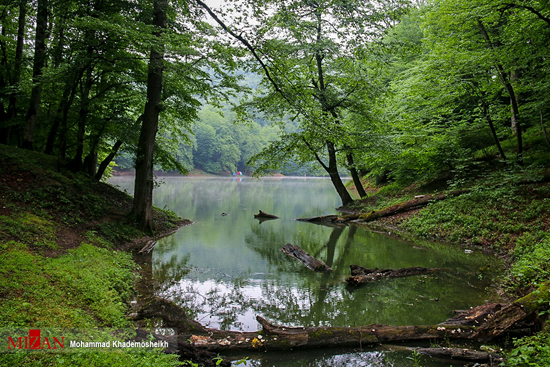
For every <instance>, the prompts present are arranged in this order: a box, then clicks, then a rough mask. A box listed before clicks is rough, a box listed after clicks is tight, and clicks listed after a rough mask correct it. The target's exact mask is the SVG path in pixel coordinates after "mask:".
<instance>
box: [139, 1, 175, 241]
mask: <svg viewBox="0 0 550 367" xmlns="http://www.w3.org/2000/svg"><path fill="white" fill-rule="evenodd" d="M167 7H168V1H167V0H155V2H154V9H153V25H154V26H155V27H157V30H156V31H155V36H157V37H160V36H161V34H160V32H161V30H162V29H165V28H166V11H167ZM163 58H164V50H163V49H162V48H161V49H157V47H155V46H153V47H152V48H151V54H150V59H149V73H148V77H147V103H146V104H145V109H144V112H143V122H142V124H141V132H140V136H139V143H138V147H137V154H136V179H135V188H134V205H133V208H132V212H133V213H134V214H135V216H136V219H137V221H138V225H139V227H140V229H141V230H143V231H146V232H154V230H155V227H154V223H153V151H154V147H155V138H156V134H157V130H158V121H159V112H160V103H161V93H162V71H163Z"/></svg>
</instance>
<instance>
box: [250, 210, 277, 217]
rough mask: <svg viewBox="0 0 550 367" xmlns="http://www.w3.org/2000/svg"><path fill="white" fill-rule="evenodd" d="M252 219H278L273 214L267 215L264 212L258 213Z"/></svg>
mask: <svg viewBox="0 0 550 367" xmlns="http://www.w3.org/2000/svg"><path fill="white" fill-rule="evenodd" d="M254 218H256V219H278V218H279V217H278V216H276V215H273V214H268V213H266V212H264V211H261V210H260V211H259V212H258V214H254Z"/></svg>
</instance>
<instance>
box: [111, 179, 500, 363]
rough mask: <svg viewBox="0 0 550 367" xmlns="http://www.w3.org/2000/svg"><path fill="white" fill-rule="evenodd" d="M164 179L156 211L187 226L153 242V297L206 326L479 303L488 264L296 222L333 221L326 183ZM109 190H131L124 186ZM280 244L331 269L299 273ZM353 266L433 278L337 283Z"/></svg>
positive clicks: (337, 320) (360, 320)
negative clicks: (418, 271)
mask: <svg viewBox="0 0 550 367" xmlns="http://www.w3.org/2000/svg"><path fill="white" fill-rule="evenodd" d="M164 180H165V182H166V183H165V184H164V185H163V186H161V187H160V188H159V189H156V190H155V196H154V197H155V205H156V206H159V207H165V206H168V207H169V208H170V209H172V210H174V211H175V212H176V213H177V214H178V215H180V216H182V217H184V218H189V219H191V220H193V221H194V222H195V223H194V224H193V225H191V226H187V227H184V228H182V229H181V230H179V231H178V232H177V233H176V234H174V235H172V236H170V237H168V238H165V239H163V240H161V241H159V243H158V244H157V246H156V248H155V250H154V252H153V269H152V270H153V274H154V278H155V283H156V290H155V292H156V293H157V294H160V295H162V296H164V297H167V298H170V299H172V300H174V301H175V302H176V303H178V304H181V305H182V306H184V307H186V308H188V309H190V310H192V312H193V315H194V317H195V318H196V319H197V320H198V321H200V322H201V323H203V324H204V325H206V326H209V327H215V328H221V329H228V330H245V331H247V330H257V329H258V328H259V325H258V324H257V322H256V320H255V316H256V315H261V316H263V317H265V318H266V319H267V320H269V321H271V322H273V323H276V324H284V325H300V326H322V325H327V326H328V325H332V326H354V325H366V324H371V323H383V324H391V325H411V324H417V325H419V324H433V323H439V322H442V321H444V320H445V319H446V318H447V317H449V312H450V311H452V310H455V309H465V308H469V307H471V306H475V305H478V304H481V303H483V302H484V297H485V287H486V286H487V285H488V284H489V283H488V280H489V279H488V277H487V276H486V274H482V273H480V270H479V269H480V268H483V267H485V265H487V264H488V263H494V262H495V259H493V258H490V257H486V256H482V255H479V254H476V253H474V254H465V253H464V252H463V251H462V250H461V249H459V248H454V247H448V246H443V245H437V244H426V246H419V245H417V244H412V243H408V242H405V241H401V240H398V239H395V238H390V237H387V236H384V235H381V234H379V233H374V232H370V231H367V230H366V229H364V228H361V227H356V226H319V225H314V224H311V223H303V222H297V221H295V220H294V219H295V218H301V217H313V216H318V215H326V214H331V213H334V208H335V207H336V206H338V204H339V198H338V196H337V195H336V193H335V192H334V189H333V188H332V186H331V184H330V181H328V180H321V179H308V180H304V179H284V180H275V179H271V180H270V179H267V180H266V179H263V180H261V181H251V180H250V179H247V178H244V179H243V180H242V181H241V182H237V181H233V180H232V179H231V178H228V179H212V178H207V179H204V178H202V179H199V178H166V179H164ZM114 183H115V184H118V185H120V186H121V187H122V188H126V189H127V190H129V191H132V190H131V185H132V182H131V180H129V179H126V180H125V179H117V180H116V181H115V182H114ZM259 209H261V210H263V211H265V212H267V213H270V214H274V215H277V216H279V217H280V219H278V220H271V221H265V222H262V223H261V222H259V221H258V220H256V219H254V213H257V212H258V210H259ZM222 213H227V214H228V215H221V214H222ZM286 243H293V244H296V245H298V246H300V247H301V248H303V249H304V250H305V251H307V252H308V253H309V254H311V255H312V256H314V257H316V258H318V259H320V260H322V261H324V262H325V263H326V264H327V265H328V266H330V267H331V268H332V269H334V271H333V272H330V273H322V274H319V273H314V272H312V271H310V270H308V269H307V268H305V267H304V266H303V265H302V264H301V263H299V262H298V261H296V260H294V259H291V258H289V257H287V256H286V255H284V254H283V253H281V252H280V251H279V249H280V248H281V247H282V246H283V245H285V244H286ZM352 264H357V265H361V266H365V267H371V268H374V267H378V268H403V267H410V266H424V267H431V268H442V269H443V270H442V271H441V272H438V273H434V274H430V275H423V276H416V277H410V278H397V279H387V280H382V281H379V282H376V283H373V284H368V285H366V286H364V287H361V288H353V289H350V288H347V287H346V284H345V282H344V279H345V278H346V277H347V276H349V273H350V270H349V266H350V265H352ZM308 353H309V352H308ZM335 353H336V352H335ZM308 355H311V354H308ZM398 355H399V354H393V353H390V354H388V353H386V352H383V353H382V352H379V351H370V352H360V353H349V352H346V353H339V354H330V355H328V356H324V357H323V356H317V357H311V358H312V359H311V361H309V359H307V358H306V359H305V360H302V361H301V362H300V363H299V364H296V363H295V364H292V362H290V361H287V360H286V359H285V360H284V361H273V362H272V361H271V359H270V358H275V359H276V357H274V356H272V357H267V356H264V357H262V358H261V359H258V362H257V363H259V364H257V365H258V366H260V365H262V366H271V365H276V366H287V365H288V366H291V365H292V366H296V365H300V366H334V365H362V364H360V363H366V364H364V365H371V366H375V365H377V364H376V363H385V362H384V361H386V362H387V360H388V358H389V360H390V362H391V359H392V358H394V357H395V358H398V359H399V358H401V357H398ZM265 358H268V359H265ZM300 358H302V357H300ZM341 361H343V362H341ZM340 362H341V363H340ZM356 362H357V363H359V364H354V363H356ZM392 363H393V362H392ZM395 363H396V364H395V365H396V366H397V365H400V366H401V365H406V364H400V363H401V362H399V363H397V362H395ZM380 365H393V364H380ZM408 365H412V364H408ZM423 365H424V364H423ZM426 365H429V364H426Z"/></svg>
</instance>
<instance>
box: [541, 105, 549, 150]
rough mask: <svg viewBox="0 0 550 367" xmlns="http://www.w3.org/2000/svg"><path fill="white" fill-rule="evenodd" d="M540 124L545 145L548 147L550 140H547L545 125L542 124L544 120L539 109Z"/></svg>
mask: <svg viewBox="0 0 550 367" xmlns="http://www.w3.org/2000/svg"><path fill="white" fill-rule="evenodd" d="M540 126H541V127H542V133H543V134H544V141H545V142H546V145H548V146H549V147H550V142H549V141H548V134H547V133H546V127H545V126H544V120H543V118H542V111H540Z"/></svg>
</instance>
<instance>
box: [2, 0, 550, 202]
mask: <svg viewBox="0 0 550 367" xmlns="http://www.w3.org/2000/svg"><path fill="white" fill-rule="evenodd" d="M82 5H83V4H82V3H81V2H79V1H63V2H58V1H55V0H41V1H23V0H22V1H11V2H8V3H6V4H5V5H3V6H2V13H1V22H2V36H1V39H0V41H1V43H0V46H1V50H2V54H1V61H0V65H1V72H0V91H1V92H0V93H1V94H2V95H1V98H0V103H1V106H0V107H1V108H0V120H1V126H0V129H1V131H2V133H1V134H0V137H1V139H2V143H4V144H9V145H16V146H19V147H23V148H26V149H32V150H36V151H43V152H45V153H46V154H51V155H54V156H56V157H58V160H59V162H60V163H59V164H66V165H68V166H69V167H70V168H71V169H72V170H74V171H84V172H87V173H88V174H89V175H92V176H95V177H96V178H97V179H100V178H101V177H102V176H103V174H104V172H105V170H106V169H107V168H108V167H109V164H110V163H111V162H112V161H113V159H117V158H116V157H117V156H118V157H119V158H118V161H119V162H120V163H121V165H122V167H123V168H124V167H125V168H127V167H129V166H135V167H136V170H137V171H136V173H137V178H136V180H141V181H140V182H142V184H141V185H140V186H143V187H146V188H147V189H146V190H145V191H147V192H148V191H149V190H150V187H152V183H151V181H152V179H151V177H150V176H151V173H146V174H145V176H144V177H141V176H140V173H139V172H141V170H140V167H141V164H143V169H144V170H145V171H146V172H149V171H151V169H152V167H153V165H154V166H155V168H157V169H162V170H165V171H180V172H186V171H188V170H190V169H193V168H199V169H202V170H204V171H206V172H209V173H220V172H233V171H237V170H241V171H245V172H249V173H256V174H265V173H270V172H275V171H277V170H278V171H283V172H285V173H293V172H295V173H299V174H302V173H305V174H307V173H308V172H309V173H310V174H311V173H312V172H313V173H316V174H323V175H326V176H329V177H331V180H332V181H333V183H334V186H335V189H336V190H337V191H338V193H339V195H340V197H341V198H342V203H343V204H349V203H350V202H352V199H351V196H350V195H349V193H348V192H347V190H346V189H345V187H344V185H343V183H342V181H341V180H340V178H339V176H340V175H341V172H346V173H348V172H349V174H351V175H352V177H353V179H354V183H355V185H356V186H357V187H358V190H359V195H360V196H365V191H364V190H362V188H361V184H360V183H359V179H360V177H363V176H365V175H369V176H370V177H372V178H374V179H376V180H377V181H378V182H388V180H389V181H392V182H395V181H401V182H402V181H406V182H415V181H429V180H431V179H434V178H437V177H452V178H453V179H454V180H460V179H465V178H468V177H471V175H472V172H473V171H477V170H479V168H480V165H481V163H483V162H487V161H490V162H492V163H493V164H494V165H497V166H498V165H500V166H501V167H505V166H507V165H508V166H510V165H519V166H522V165H533V164H535V165H536V164H540V165H546V164H547V163H548V154H547V151H548V146H549V142H548V136H547V130H546V127H545V124H546V122H547V119H548V117H549V115H550V112H549V111H548V107H547V106H548V98H550V97H549V94H548V93H546V91H547V87H548V80H549V78H548V75H547V74H548V62H549V61H548V42H549V36H548V35H549V27H550V18H549V17H550V16H549V14H548V4H547V2H545V1H510V2H508V3H506V2H502V1H493V2H476V1H473V2H472V1H468V2H465V1H458V0H455V1H450V0H448V1H447V0H446V1H432V2H429V1H416V2H411V1H394V0H392V1H377V2H372V3H362V2H355V1H351V2H350V1H343V2H322V1H321V2H318V1H290V2H283V3H281V4H279V3H271V2H269V1H267V2H255V1H250V2H246V1H238V2H225V3H224V6H223V7H221V8H220V9H217V10H216V9H214V8H212V9H211V8H210V7H208V5H207V4H205V3H203V2H201V1H174V2H170V1H137V2H130V1H123V0H112V1H106V0H105V1H104V0H97V1H91V2H89V3H87V4H86V5H85V6H82ZM148 126H149V129H147V127H148ZM146 147H147V148H146ZM153 150H154V154H153ZM306 165H307V167H309V168H307V170H305V171H304V169H303V168H301V169H302V171H300V167H304V166H306ZM148 182H149V183H148ZM143 195H144V196H143V199H141V197H142V196H141V195H140V194H137V195H136V196H137V198H136V205H137V203H138V202H139V201H141V200H144V201H145V202H147V201H148V200H149V199H148V198H150V196H151V194H148V193H143ZM140 211H143V210H142V209H138V210H137V212H140Z"/></svg>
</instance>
